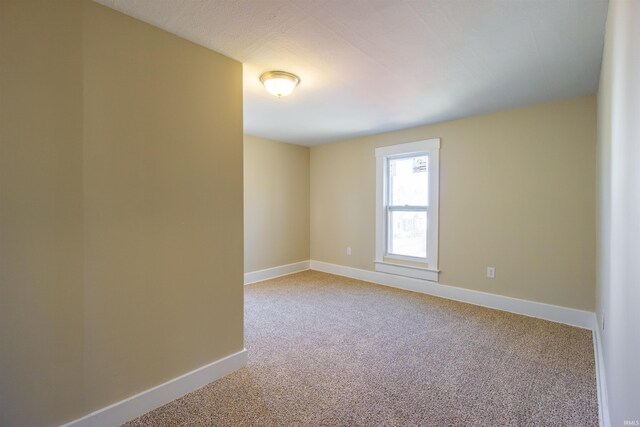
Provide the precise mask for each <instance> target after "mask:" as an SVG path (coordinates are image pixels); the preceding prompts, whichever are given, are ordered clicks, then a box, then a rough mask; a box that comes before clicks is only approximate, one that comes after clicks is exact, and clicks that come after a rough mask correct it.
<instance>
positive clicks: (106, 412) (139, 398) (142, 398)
mask: <svg viewBox="0 0 640 427" xmlns="http://www.w3.org/2000/svg"><path fill="white" fill-rule="evenodd" d="M246 364H247V350H246V349H244V350H242V351H239V352H237V353H234V354H231V355H229V356H227V357H224V358H222V359H219V360H216V361H215V362H212V363H210V364H208V365H205V366H202V367H200V368H198V369H195V370H193V371H191V372H188V373H186V374H184V375H181V376H179V377H177V378H174V379H172V380H169V381H167V382H166V383H164V384H160V385H159V386H156V387H153V388H150V389H148V390H145V391H143V392H141V393H138V394H136V395H134V396H131V397H129V398H127V399H124V400H121V401H120V402H117V403H114V404H113V405H110V406H107V407H106V408H102V409H100V410H98V411H95V412H92V413H90V414H88V415H85V416H84V417H82V418H79V419H77V420H75V421H71V422H70V423H67V424H65V425H64V426H63V427H116V426H119V425H121V424H123V423H125V422H127V421H130V420H132V419H134V418H137V417H139V416H140V415H143V414H146V413H147V412H149V411H151V410H153V409H156V408H158V407H160V406H162V405H164V404H166V403H169V402H171V401H172V400H175V399H177V398H179V397H181V396H184V395H185V394H187V393H189V392H192V391H194V390H197V389H199V388H201V387H203V386H205V385H206V384H208V383H210V382H211V381H215V380H217V379H219V378H222V377H224V376H225V375H228V374H230V373H232V372H233V371H235V370H237V369H240V368H242V367H244V366H246Z"/></svg>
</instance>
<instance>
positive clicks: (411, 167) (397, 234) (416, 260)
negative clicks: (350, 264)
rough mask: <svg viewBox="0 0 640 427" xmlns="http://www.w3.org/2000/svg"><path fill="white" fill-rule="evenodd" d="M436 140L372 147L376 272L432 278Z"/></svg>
mask: <svg viewBox="0 0 640 427" xmlns="http://www.w3.org/2000/svg"><path fill="white" fill-rule="evenodd" d="M439 149H440V140H439V139H430V140H426V141H418V142H412V143H409V144H400V145H393V146H389V147H381V148H378V149H376V163H377V166H376V169H377V174H376V179H377V183H376V189H377V197H376V203H377V207H376V260H375V264H376V271H381V272H385V273H391V274H399V275H402V276H409V277H414V278H418V279H425V280H434V281H437V280H438V175H439V173H438V167H439Z"/></svg>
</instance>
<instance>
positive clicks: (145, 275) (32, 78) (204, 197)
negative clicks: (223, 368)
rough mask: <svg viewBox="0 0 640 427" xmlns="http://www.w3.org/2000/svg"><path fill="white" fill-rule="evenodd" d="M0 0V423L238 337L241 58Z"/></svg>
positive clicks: (157, 370)
mask: <svg viewBox="0 0 640 427" xmlns="http://www.w3.org/2000/svg"><path fill="white" fill-rule="evenodd" d="M54 3H55V5H54ZM1 4H2V6H1V7H2V19H3V22H2V31H3V34H2V43H3V44H2V126H1V128H2V129H1V132H2V134H1V135H2V156H1V161H2V169H1V170H2V172H1V173H2V175H1V177H2V182H1V184H2V192H1V196H2V199H1V205H0V206H1V211H0V212H1V213H2V217H1V222H0V226H1V232H2V235H1V236H2V238H1V239H0V245H1V249H2V252H1V254H0V262H1V266H0V274H2V282H1V288H0V292H2V294H1V295H0V304H2V306H1V308H0V313H1V314H0V316H2V318H1V322H0V333H1V335H0V336H1V338H2V343H1V347H2V351H1V352H0V355H1V356H0V357H2V360H1V363H0V369H1V371H0V372H1V375H2V377H1V378H0V392H1V393H2V394H1V397H2V398H1V399H0V417H1V418H0V425H2V426H13V425H17V426H23V425H29V426H32V425H33V426H36V425H53V424H59V423H61V422H65V421H70V420H72V419H74V418H76V417H78V416H81V415H83V414H86V413H88V412H91V411H93V410H96V409H99V408H101V407H104V406H106V405H108V404H110V403H113V402H115V401H118V400H121V399H124V398H126V397H128V396H130V395H132V394H135V393H137V392H139V391H142V390H144V389H147V388H149V387H152V386H155V385H158V384H160V383H162V382H164V381H166V380H168V379H171V378H174V377H176V376H178V375H180V374H183V373H186V372H188V371H190V370H193V369H194V368H197V367H200V366H202V365H204V364H207V363H209V362H212V361H215V360H217V359H219V358H221V357H224V356H226V355H229V354H231V353H235V352H237V351H240V350H241V349H242V348H243V294H242V292H243V288H242V274H243V271H242V265H243V259H242V258H243V257H242V252H243V248H242V246H243V230H242V227H243V224H242V216H243V214H242V210H243V206H242V205H243V200H242V65H241V64H240V63H238V62H236V61H233V60H231V59H228V58H226V57H224V56H221V55H219V54H216V53H214V52H212V51H209V50H207V49H205V48H202V47H199V46H196V45H194V44H192V43H189V42H187V41H185V40H182V39H180V38H178V37H175V36H173V35H170V34H168V33H166V32H164V31H162V30H159V29H157V28H155V27H152V26H150V25H147V24H143V23H141V22H139V21H136V20H134V19H132V18H129V17H126V16H124V15H122V14H120V13H117V12H114V11H112V10H110V9H107V8H104V7H103V6H100V5H97V4H95V3H92V2H89V1H81V2H66V1H59V2H49V1H34V0H29V1H23V0H21V1H9V0H2V3H1Z"/></svg>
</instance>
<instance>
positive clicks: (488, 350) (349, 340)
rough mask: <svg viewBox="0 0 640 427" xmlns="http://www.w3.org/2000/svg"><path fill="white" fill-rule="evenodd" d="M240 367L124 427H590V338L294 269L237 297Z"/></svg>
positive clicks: (593, 404)
mask: <svg viewBox="0 0 640 427" xmlns="http://www.w3.org/2000/svg"><path fill="white" fill-rule="evenodd" d="M245 294H246V302H245V304H246V307H245V309H246V314H245V316H246V319H245V321H246V326H245V332H246V347H247V350H248V354H249V363H248V366H247V367H246V368H244V369H241V370H239V371H237V372H235V373H233V374H231V375H229V376H227V377H225V378H223V379H220V380H218V381H215V382H213V383H211V384H209V385H207V386H205V387H204V388H202V389H200V390H197V391H195V392H193V393H190V394H188V395H186V396H184V397H183V398H181V399H178V400H175V401H173V402H171V403H169V404H167V405H165V406H163V407H161V408H158V409H156V410H154V411H152V412H150V413H148V414H146V415H144V416H142V417H140V418H138V419H136V420H134V421H132V422H130V423H128V424H126V426H128V427H134V426H182V425H184V426H187V425H188V426H352V425H361V426H365V425H366V426H492V427H494V426H582V427H585V426H596V425H597V424H598V404H597V397H596V385H595V370H594V357H593V344H592V341H591V332H590V331H587V330H583V329H578V328H573V327H569V326H565V325H561V324H557V323H552V322H547V321H544V320H538V319H533V318H529V317H524V316H519V315H516V314H509V313H505V312H501V311H496V310H491V309H487V308H482V307H477V306H473V305H469V304H463V303H458V302H454V301H448V300H445V299H440V298H435V297H430V296H426V295H421V294H417V293H412V292H407V291H401V290H396V289H393V288H388V287H383V286H378V285H373V284H369V283H366V282H361V281H357V280H352V279H347V278H344V277H339V276H334V275H330V274H325V273H319V272H315V271H307V272H303V273H298V274H294V275H291V276H286V277H282V278H278V279H274V280H269V281H266V282H262V283H259V284H254V285H249V286H247V287H246V293H245Z"/></svg>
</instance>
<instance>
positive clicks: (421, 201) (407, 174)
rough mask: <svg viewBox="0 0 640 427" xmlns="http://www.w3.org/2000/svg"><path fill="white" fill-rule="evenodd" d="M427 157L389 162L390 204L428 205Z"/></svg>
mask: <svg viewBox="0 0 640 427" xmlns="http://www.w3.org/2000/svg"><path fill="white" fill-rule="evenodd" d="M427 164H428V156H426V155H424V156H416V157H405V158H402V159H391V160H389V191H390V196H391V197H390V202H391V203H390V204H391V205H394V206H405V205H409V206H427V205H429V174H428V173H427Z"/></svg>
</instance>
